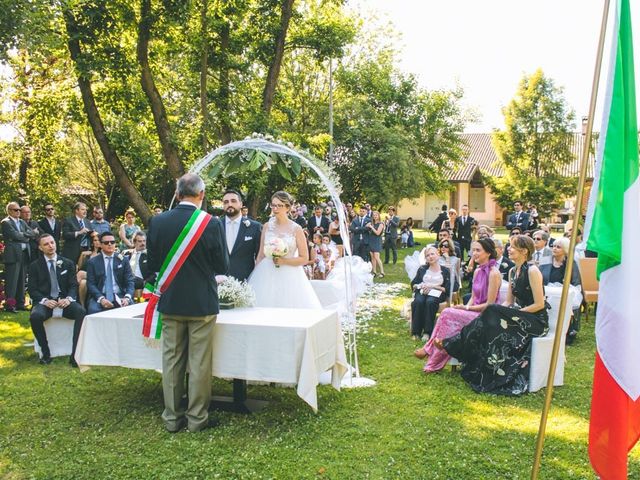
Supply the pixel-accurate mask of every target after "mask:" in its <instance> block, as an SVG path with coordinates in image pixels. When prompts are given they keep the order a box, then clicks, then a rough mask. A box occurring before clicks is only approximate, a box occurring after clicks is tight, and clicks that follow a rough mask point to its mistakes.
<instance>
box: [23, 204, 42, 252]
mask: <svg viewBox="0 0 640 480" xmlns="http://www.w3.org/2000/svg"><path fill="white" fill-rule="evenodd" d="M20 218H21V219H22V220H24V223H26V224H27V227H29V228H30V229H31V231H32V232H33V236H32V237H31V239H29V263H31V262H33V261H34V260H35V259H36V258H38V257H39V256H40V255H39V253H40V250H38V243H37V239H38V237H39V236H40V234H41V233H42V232H41V231H40V225H38V222H36V221H35V220H34V219H33V217H32V216H31V207H30V206H29V205H23V206H21V207H20Z"/></svg>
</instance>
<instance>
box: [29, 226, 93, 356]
mask: <svg viewBox="0 0 640 480" xmlns="http://www.w3.org/2000/svg"><path fill="white" fill-rule="evenodd" d="M37 243H38V248H39V249H40V251H41V252H42V255H43V256H41V257H39V258H38V259H37V260H36V261H34V262H33V263H32V264H31V265H30V266H29V286H28V289H29V296H30V297H31V301H32V302H33V308H32V309H31V315H30V316H29V321H30V322H31V330H32V331H33V336H34V337H35V338H36V340H38V344H39V345H40V349H41V350H42V357H41V358H40V363H41V364H43V365H48V364H50V363H51V352H50V350H49V343H48V342H47V333H46V331H45V329H44V322H45V321H47V320H48V319H49V318H51V317H52V316H54V315H56V316H61V317H64V318H69V319H71V320H73V321H74V322H75V323H74V325H73V344H72V348H71V358H70V359H69V363H70V364H71V366H73V367H77V366H78V364H77V363H76V361H75V359H74V355H75V352H76V345H77V343H78V336H79V335H80V329H81V328H82V321H83V320H84V316H85V310H84V308H83V307H82V305H80V304H79V303H78V302H77V298H78V281H77V280H76V264H75V262H72V261H71V260H69V259H68V258H64V257H62V256H58V255H57V254H56V241H55V240H54V238H53V236H51V235H50V234H48V233H43V234H42V235H40V236H39V237H38V240H37Z"/></svg>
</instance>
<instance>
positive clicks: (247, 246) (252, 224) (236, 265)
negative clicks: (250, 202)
mask: <svg viewBox="0 0 640 480" xmlns="http://www.w3.org/2000/svg"><path fill="white" fill-rule="evenodd" d="M222 208H223V209H224V218H222V230H223V232H224V237H225V239H226V242H225V243H226V247H227V252H228V253H229V271H228V272H227V273H228V275H229V276H230V277H234V278H237V279H238V280H240V281H243V280H246V279H247V278H249V275H251V272H253V269H254V267H255V266H256V258H257V257H258V252H259V251H260V233H261V231H262V225H260V223H258V222H256V221H255V220H251V219H250V218H249V217H244V216H243V215H242V195H241V194H240V192H238V191H236V190H227V191H226V192H224V195H223V196H222Z"/></svg>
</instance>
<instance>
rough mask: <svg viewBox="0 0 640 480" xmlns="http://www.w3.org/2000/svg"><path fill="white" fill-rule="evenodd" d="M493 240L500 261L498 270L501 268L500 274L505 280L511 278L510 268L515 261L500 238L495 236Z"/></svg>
mask: <svg viewBox="0 0 640 480" xmlns="http://www.w3.org/2000/svg"><path fill="white" fill-rule="evenodd" d="M493 242H494V243H495V244H496V253H497V257H496V259H497V261H498V270H500V274H501V275H502V278H503V280H505V281H507V280H509V270H511V269H512V268H513V267H514V266H515V263H513V262H512V261H511V259H510V258H509V256H508V255H507V252H505V251H504V245H503V243H502V240H500V239H499V238H495V239H494V240H493Z"/></svg>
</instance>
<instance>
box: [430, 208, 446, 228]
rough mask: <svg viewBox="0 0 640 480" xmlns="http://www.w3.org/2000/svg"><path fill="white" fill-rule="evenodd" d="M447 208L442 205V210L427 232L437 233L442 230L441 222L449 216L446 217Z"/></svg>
mask: <svg viewBox="0 0 640 480" xmlns="http://www.w3.org/2000/svg"><path fill="white" fill-rule="evenodd" d="M447 210H448V207H447V206H446V205H442V209H441V211H440V213H439V214H438V216H437V217H436V219H435V220H434V221H433V222H432V223H431V225H429V231H431V232H434V233H438V232H439V231H440V230H442V222H444V221H445V220H447V219H448V218H449V216H448V215H447Z"/></svg>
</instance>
